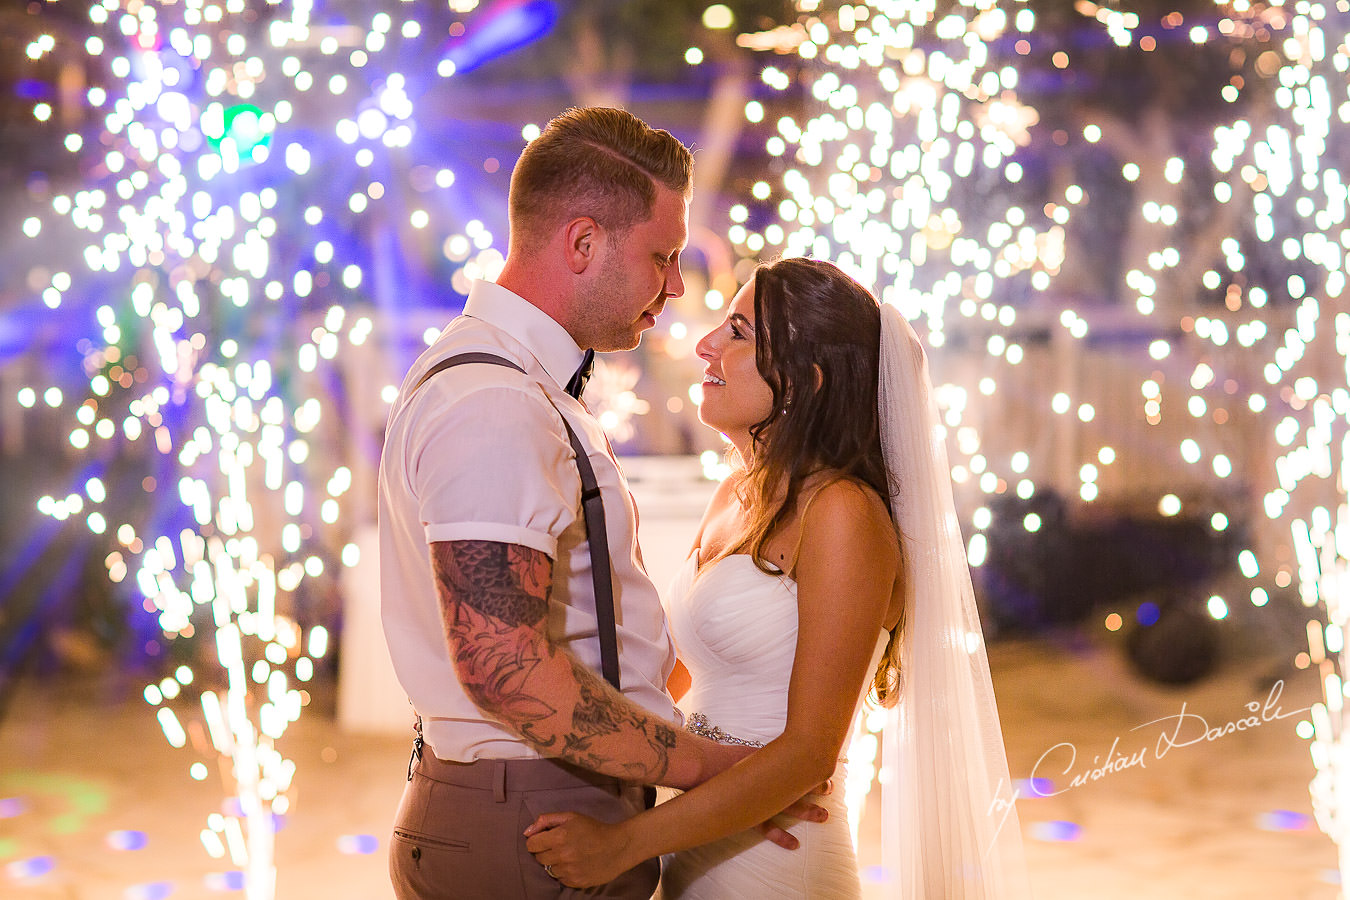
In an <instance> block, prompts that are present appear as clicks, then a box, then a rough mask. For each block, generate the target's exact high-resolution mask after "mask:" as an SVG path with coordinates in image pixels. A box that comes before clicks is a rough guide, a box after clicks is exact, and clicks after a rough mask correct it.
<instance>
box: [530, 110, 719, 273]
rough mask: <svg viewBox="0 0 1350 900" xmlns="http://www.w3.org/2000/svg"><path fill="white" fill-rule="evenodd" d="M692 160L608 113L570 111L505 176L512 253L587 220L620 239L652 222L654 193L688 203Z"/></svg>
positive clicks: (665, 136)
mask: <svg viewBox="0 0 1350 900" xmlns="http://www.w3.org/2000/svg"><path fill="white" fill-rule="evenodd" d="M693 173H694V158H693V156H692V154H690V152H689V149H688V148H687V147H685V146H684V145H683V144H681V143H680V142H679V141H678V140H676V139H675V137H674V136H672V135H671V134H670V133H669V132H667V131H662V130H660V129H656V128H652V127H651V126H649V125H648V124H647V123H645V122H643V121H642V120H641V119H639V118H638V117H637V116H635V115H633V114H632V113H629V112H626V111H624V110H622V109H612V108H608V107H583V108H573V109H569V110H567V111H566V112H563V113H561V114H560V115H558V116H557V117H556V118H554V119H553V120H552V121H550V122H549V123H548V125H547V126H546V127H545V128H544V130H543V132H542V133H541V134H540V135H539V136H538V137H537V138H535V139H534V140H532V141H530V143H529V144H528V145H527V146H526V147H525V150H524V152H522V153H521V155H520V159H519V160H518V161H517V162H516V167H515V169H514V171H513V172H512V173H511V194H510V201H509V209H510V217H511V238H510V243H511V246H512V249H515V248H516V247H517V246H519V247H520V248H521V249H524V250H529V249H531V248H533V247H537V246H538V245H539V244H540V243H542V242H543V241H544V240H546V239H547V237H548V236H549V235H550V234H551V233H552V232H553V230H554V229H555V228H557V227H558V226H560V225H562V224H564V223H565V222H569V221H571V220H572V219H574V218H576V217H578V216H589V217H590V218H592V219H594V220H595V221H596V222H597V223H598V224H599V225H600V226H601V227H602V228H604V229H606V230H607V231H612V232H615V233H616V234H617V235H619V236H620V237H622V235H623V234H625V233H626V232H627V231H628V230H629V229H630V228H632V227H633V226H634V225H637V224H638V223H639V222H645V221H647V220H648V219H650V218H651V216H652V210H653V207H654V206H655V204H656V194H657V185H658V184H659V185H662V186H664V187H666V188H669V189H670V190H672V191H675V192H676V193H679V194H682V195H684V196H686V197H687V196H688V195H689V193H690V191H691V189H692V187H693Z"/></svg>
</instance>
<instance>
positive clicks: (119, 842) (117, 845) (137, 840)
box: [104, 831, 150, 850]
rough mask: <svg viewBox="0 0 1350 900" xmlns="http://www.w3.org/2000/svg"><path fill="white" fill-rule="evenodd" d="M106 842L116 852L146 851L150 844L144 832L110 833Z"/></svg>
mask: <svg viewBox="0 0 1350 900" xmlns="http://www.w3.org/2000/svg"><path fill="white" fill-rule="evenodd" d="M104 840H105V841H106V842H107V844H108V846H109V847H111V848H113V849H114V850H144V849H145V845H146V844H148V843H149V842H150V839H149V838H147V837H146V836H145V832H144V831H110V832H108V836H107V838H105V839H104Z"/></svg>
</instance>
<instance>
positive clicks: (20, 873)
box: [5, 856, 56, 881]
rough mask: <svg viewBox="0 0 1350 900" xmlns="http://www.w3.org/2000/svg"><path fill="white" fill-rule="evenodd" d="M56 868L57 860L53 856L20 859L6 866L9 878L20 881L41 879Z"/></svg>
mask: <svg viewBox="0 0 1350 900" xmlns="http://www.w3.org/2000/svg"><path fill="white" fill-rule="evenodd" d="M55 868H56V858H55V857H51V856H30V857H29V858H28V859H19V860H15V861H14V862H12V863H10V864H9V865H7V866H5V871H6V872H8V873H9V877H10V878H13V879H15V880H18V881H23V880H26V879H30V878H41V877H42V876H43V875H47V874H49V873H50V872H51V871H52V870H53V869H55Z"/></svg>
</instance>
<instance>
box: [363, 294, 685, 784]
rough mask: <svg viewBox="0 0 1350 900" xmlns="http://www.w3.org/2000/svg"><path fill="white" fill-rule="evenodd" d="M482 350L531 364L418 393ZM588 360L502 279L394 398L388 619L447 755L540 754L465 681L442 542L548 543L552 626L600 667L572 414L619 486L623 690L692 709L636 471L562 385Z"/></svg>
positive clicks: (609, 498)
mask: <svg viewBox="0 0 1350 900" xmlns="http://www.w3.org/2000/svg"><path fill="white" fill-rule="evenodd" d="M468 352H487V353H493V354H495V355H497V356H500V357H503V358H504V359H507V360H510V361H512V362H515V363H517V364H518V365H520V366H521V368H523V369H524V370H525V372H526V374H525V375H523V376H522V375H521V374H520V373H519V372H517V371H515V370H513V369H508V368H505V367H503V366H497V365H487V364H476V363H468V364H463V365H459V366H455V367H452V368H450V369H447V370H445V371H442V372H440V373H438V374H436V375H435V376H433V377H432V378H431V379H430V380H429V381H427V382H426V384H424V385H422V386H421V387H420V388H417V389H416V390H415V391H414V388H415V387H416V385H417V383H418V382H419V381H420V380H421V378H422V376H423V375H424V374H425V373H426V372H427V371H428V370H429V369H430V368H431V367H432V366H434V365H435V364H436V363H438V362H440V361H441V360H443V359H446V358H448V357H451V356H454V355H456V354H459V353H468ZM580 360H581V350H580V348H578V347H577V345H576V342H575V341H573V340H572V337H571V336H570V335H569V334H568V333H567V331H566V330H565V329H564V328H563V327H562V326H561V325H559V324H558V323H557V322H556V321H554V320H553V319H552V318H551V317H550V316H548V315H547V314H546V313H544V312H543V311H542V310H540V309H539V308H538V307H536V306H534V305H533V304H531V303H529V302H527V301H526V300H524V299H522V298H521V297H519V296H517V295H516V294H514V293H512V292H511V291H508V290H506V289H505V288H503V287H501V286H500V285H496V284H493V283H491V282H482V281H480V282H476V283H475V284H474V285H473V287H472V288H471V289H470V291H469V297H468V301H467V303H466V304H465V307H464V315H463V316H460V317H458V318H456V319H455V320H454V321H453V322H451V323H450V324H449V325H448V326H447V327H446V329H445V330H444V331H443V332H442V333H441V334H440V336H439V337H438V338H437V339H436V341H435V342H434V343H433V344H432V345H431V347H429V348H428V349H427V351H426V352H425V353H423V354H422V355H421V356H420V357H419V358H418V360H417V361H416V362H415V363H414V364H413V366H412V369H411V370H410V371H409V372H408V376H407V378H406V379H404V382H403V386H402V388H401V389H400V391H399V395H398V398H397V399H396V400H395V402H394V405H393V408H392V409H391V410H390V414H389V423H388V427H387V429H386V432H385V442H384V453H383V456H382V458H381V461H380V478H379V530H380V585H381V617H382V620H383V623H384V633H385V638H386V640H387V641H388V644H389V652H390V655H391V657H392V659H393V663H394V671H395V673H396V674H397V676H398V680H399V683H400V684H401V685H402V686H403V689H404V690H405V691H407V693H408V697H409V699H410V700H411V701H412V705H413V707H414V708H415V709H416V710H417V712H418V713H419V714H420V715H421V717H422V729H423V735H424V737H425V740H426V743H427V744H428V745H429V746H430V747H431V749H432V752H434V753H435V755H436V756H437V757H439V758H440V759H446V760H457V761H461V762H469V761H472V760H475V759H522V758H533V757H537V756H539V754H538V753H537V752H536V751H535V750H534V748H532V747H531V746H529V745H528V744H526V743H525V742H524V741H522V740H521V739H520V738H519V737H517V736H516V735H515V734H514V733H513V732H512V731H510V730H509V729H507V728H504V727H503V726H501V725H500V724H498V723H497V722H495V721H494V720H492V719H491V718H489V717H488V716H486V715H484V714H483V713H482V712H481V711H480V710H479V709H478V708H477V707H476V706H475V705H474V703H473V701H472V700H470V699H469V697H468V695H467V694H466V693H465V692H464V690H463V689H462V688H461V687H460V684H459V681H458V679H457V677H456V675H455V670H454V665H453V663H452V662H451V660H450V655H449V650H448V648H447V646H446V641H445V636H444V632H443V630H442V625H441V613H440V601H439V598H438V596H437V593H436V585H435V580H434V578H433V577H432V571H431V563H430V552H429V549H428V545H429V544H431V543H432V542H436V541H460V540H479V541H499V542H502V543H506V544H520V545H523V546H526V547H532V548H534V549H535V550H539V551H541V552H543V553H546V554H548V555H549V556H550V557H551V558H552V559H553V590H552V594H551V596H550V597H549V612H548V634H549V638H550V639H551V640H552V641H553V643H554V644H555V645H557V646H560V647H566V648H568V649H570V651H571V652H572V653H573V654H575V655H576V656H577V657H578V658H579V659H580V660H581V661H582V662H583V663H585V664H586V665H587V666H589V667H590V668H591V669H593V670H594V671H596V672H597V673H598V672H599V670H600V645H599V642H598V639H597V637H596V631H597V626H596V618H595V597H594V588H593V585H592V581H591V556H590V548H589V545H588V544H587V541H586V529H585V523H584V520H583V518H582V516H581V480H580V476H579V475H578V473H577V467H576V459H575V455H574V453H573V451H572V448H571V445H570V443H569V442H568V439H567V432H566V430H565V429H564V427H563V423H562V421H561V419H560V418H559V414H560V413H561V415H563V416H566V417H567V421H568V422H569V423H570V424H571V426H572V429H573V430H574V431H575V432H576V434H577V436H578V437H579V438H580V440H581V443H582V445H583V446H584V447H585V448H586V452H587V456H588V457H589V459H590V461H591V465H592V466H593V467H594V469H595V475H596V479H597V481H598V482H599V484H600V490H601V495H602V497H603V499H604V506H605V525H606V528H607V529H608V532H609V544H610V547H609V550H610V559H611V564H612V566H613V571H614V613H615V619H616V622H617V633H618V642H619V670H620V674H619V680H620V684H621V685H622V689H623V693H624V694H625V695H626V696H627V697H628V698H629V699H631V700H632V701H634V702H635V703H637V704H639V705H640V706H642V707H644V708H646V709H648V710H650V711H651V712H653V713H655V714H656V715H658V716H660V717H662V718H664V719H668V720H675V719H676V718H677V716H678V714H677V713H676V712H675V708H674V704H673V703H672V701H671V699H670V697H669V695H668V694H667V693H666V691H665V683H666V678H667V677H668V676H669V674H670V671H671V669H672V668H673V666H674V659H675V652H674V645H673V644H672V642H671V639H670V635H669V632H668V631H667V630H666V623H665V616H664V614H663V613H662V611H661V604H660V600H659V599H658V597H657V592H656V589H655V587H653V585H652V582H651V580H650V579H649V578H648V577H647V573H646V571H645V570H644V568H643V565H642V560H641V556H640V553H639V551H638V546H637V514H636V511H635V509H634V506H633V499H632V495H631V494H630V493H629V491H628V483H627V481H626V480H625V479H624V476H623V473H622V472H621V471H620V470H619V467H618V463H617V462H616V461H615V460H614V458H613V457H612V456H611V454H610V450H609V445H608V443H607V442H606V440H605V435H604V431H603V430H602V429H601V427H600V424H599V423H598V422H597V421H596V420H595V419H594V417H592V416H591V415H590V414H589V413H588V412H587V411H586V409H585V407H584V406H583V405H582V404H581V403H580V402H578V401H577V400H574V399H573V398H572V397H570V396H568V395H567V393H566V392H565V391H564V390H563V388H562V385H564V384H566V383H567V381H568V379H569V378H570V377H571V375H572V373H573V371H575V370H576V368H577V366H578V364H579V363H580ZM545 394H547V395H548V396H547V397H545ZM550 400H552V403H550V402H549V401H550Z"/></svg>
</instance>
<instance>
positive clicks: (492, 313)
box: [464, 281, 582, 387]
mask: <svg viewBox="0 0 1350 900" xmlns="http://www.w3.org/2000/svg"><path fill="white" fill-rule="evenodd" d="M464 315H466V316H472V317H473V318H475V319H478V320H480V321H482V322H487V323H488V324H489V325H495V326H496V327H498V328H500V329H502V330H503V331H505V332H507V333H508V334H510V335H511V336H512V337H513V338H515V339H516V340H517V341H519V342H520V343H521V344H524V345H525V349H527V350H529V351H530V352H531V353H533V354H534V358H535V359H537V360H539V364H540V365H541V366H543V367H544V371H545V372H547V373H548V375H549V377H550V378H552V379H553V380H554V381H556V382H557V383H558V386H559V387H562V386H564V385H566V384H567V382H568V380H569V379H570V378H571V377H572V373H573V372H575V371H576V369H577V366H579V365H581V356H582V350H581V348H580V347H578V346H577V342H576V341H574V340H573V339H572V336H571V335H570V334H568V333H567V329H566V328H563V327H562V325H560V324H558V322H557V320H556V319H554V318H553V317H552V316H550V315H549V314H548V313H546V312H544V311H543V310H542V309H540V308H539V307H537V306H535V305H534V304H533V303H531V302H530V301H528V300H526V299H525V298H524V297H521V296H520V295H519V294H517V293H515V292H514V291H510V290H507V289H506V288H504V287H502V286H501V285H499V284H496V283H495V282H491V281H474V282H473V283H472V284H471V285H470V287H469V297H468V299H467V300H466V301H465V303H464Z"/></svg>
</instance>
